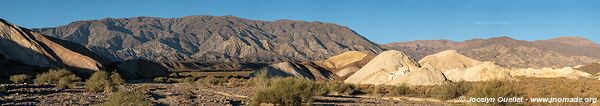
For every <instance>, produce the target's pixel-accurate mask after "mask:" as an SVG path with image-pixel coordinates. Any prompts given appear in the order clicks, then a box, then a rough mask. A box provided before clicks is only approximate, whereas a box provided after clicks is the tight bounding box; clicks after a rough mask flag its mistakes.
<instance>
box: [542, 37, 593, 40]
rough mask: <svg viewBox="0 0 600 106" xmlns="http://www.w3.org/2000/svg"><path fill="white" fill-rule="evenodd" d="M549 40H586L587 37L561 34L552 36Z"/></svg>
mask: <svg viewBox="0 0 600 106" xmlns="http://www.w3.org/2000/svg"><path fill="white" fill-rule="evenodd" d="M549 40H588V39H586V38H583V37H578V36H561V37H558V38H552V39H549Z"/></svg>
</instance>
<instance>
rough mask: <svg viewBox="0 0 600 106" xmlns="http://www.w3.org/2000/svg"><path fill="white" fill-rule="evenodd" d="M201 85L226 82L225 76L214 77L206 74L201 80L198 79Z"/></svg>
mask: <svg viewBox="0 0 600 106" xmlns="http://www.w3.org/2000/svg"><path fill="white" fill-rule="evenodd" d="M198 81H199V82H200V83H201V84H203V85H211V86H212V85H223V84H225V83H227V82H228V80H227V78H216V77H214V76H208V77H205V78H203V79H202V80H198Z"/></svg>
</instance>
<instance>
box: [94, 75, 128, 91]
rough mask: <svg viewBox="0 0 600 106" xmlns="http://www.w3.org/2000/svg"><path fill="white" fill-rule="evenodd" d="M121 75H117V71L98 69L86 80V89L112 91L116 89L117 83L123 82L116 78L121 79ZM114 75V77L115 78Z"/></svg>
mask: <svg viewBox="0 0 600 106" xmlns="http://www.w3.org/2000/svg"><path fill="white" fill-rule="evenodd" d="M119 76H120V75H115V72H113V73H112V74H110V73H109V72H106V71H98V72H95V73H94V74H92V77H90V79H88V80H87V81H85V89H86V90H87V91H90V92H100V91H107V92H112V91H114V90H115V88H116V86H117V85H121V84H122V82H120V83H119V81H115V80H121V81H122V79H121V78H119ZM113 77H114V78H113Z"/></svg>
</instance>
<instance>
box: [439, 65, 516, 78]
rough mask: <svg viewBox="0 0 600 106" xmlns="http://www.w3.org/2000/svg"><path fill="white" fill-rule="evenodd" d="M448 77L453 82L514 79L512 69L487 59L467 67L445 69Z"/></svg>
mask: <svg viewBox="0 0 600 106" xmlns="http://www.w3.org/2000/svg"><path fill="white" fill-rule="evenodd" d="M443 73H444V75H445V76H446V78H448V79H449V80H451V81H453V82H460V81H491V80H514V78H513V77H512V76H511V75H510V70H509V69H506V68H503V67H500V66H498V65H496V64H494V62H490V61H486V62H483V63H481V64H478V65H475V66H473V67H469V68H466V69H451V70H445V71H443Z"/></svg>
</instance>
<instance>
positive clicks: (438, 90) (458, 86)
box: [432, 82, 471, 100]
mask: <svg viewBox="0 0 600 106" xmlns="http://www.w3.org/2000/svg"><path fill="white" fill-rule="evenodd" d="M470 88H471V86H470V85H469V84H468V83H466V82H452V83H446V84H444V85H440V86H437V87H435V88H434V89H435V90H433V91H434V92H433V94H432V96H433V97H435V98H439V99H445V100H449V99H454V98H457V97H460V96H463V95H465V94H467V92H469V89H470Z"/></svg>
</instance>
